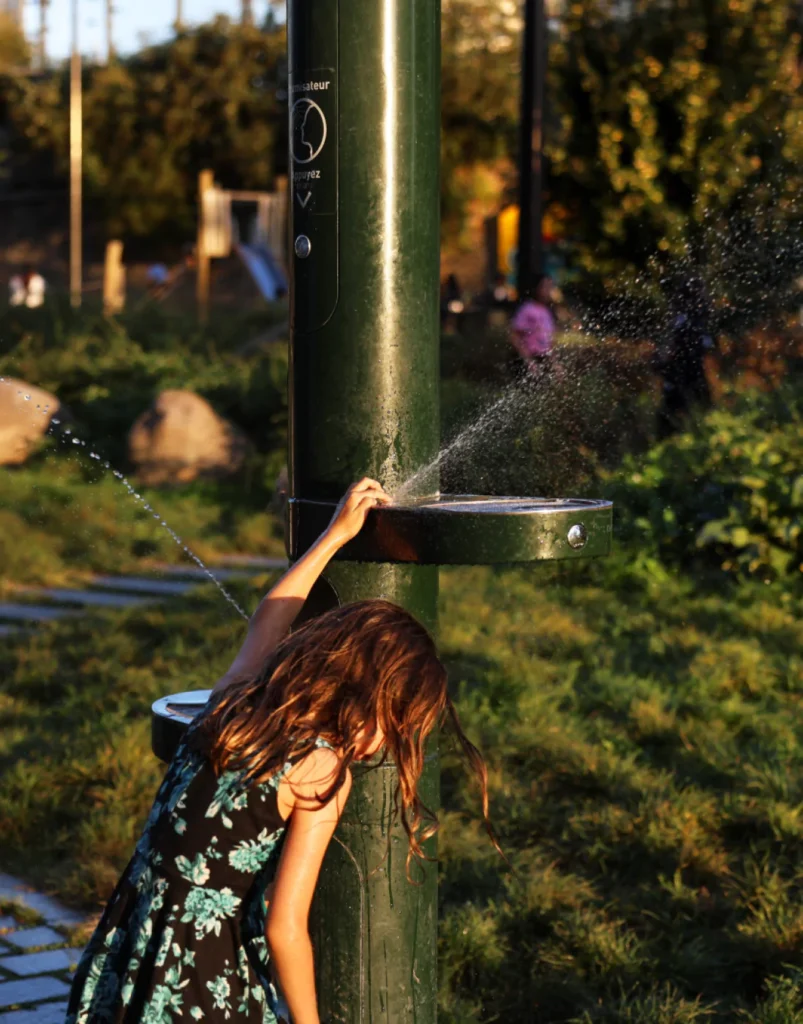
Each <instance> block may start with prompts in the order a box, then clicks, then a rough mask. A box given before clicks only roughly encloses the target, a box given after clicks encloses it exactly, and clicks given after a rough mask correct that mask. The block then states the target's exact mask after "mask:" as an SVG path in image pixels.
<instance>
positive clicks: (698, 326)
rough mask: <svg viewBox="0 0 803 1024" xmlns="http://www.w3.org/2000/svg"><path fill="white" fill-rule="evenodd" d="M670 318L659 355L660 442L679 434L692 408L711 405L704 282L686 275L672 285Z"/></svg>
mask: <svg viewBox="0 0 803 1024" xmlns="http://www.w3.org/2000/svg"><path fill="white" fill-rule="evenodd" d="M669 316H670V327H669V336H668V338H667V341H666V344H665V345H664V346H663V348H662V349H661V350H660V351H659V354H658V359H657V366H656V368H657V370H658V372H659V374H660V375H661V377H662V378H663V395H662V399H661V405H660V407H659V409H658V427H657V429H658V436H659V438H664V437H668V436H669V435H670V434H673V433H675V432H676V431H678V430H680V429H681V427H682V424H683V419H684V418H685V417H686V415H687V414H688V413H689V411H690V410H691V409H692V407H694V406H697V407H698V408H703V409H705V408H708V406H710V404H711V391H710V388H709V386H708V380H707V378H706V375H705V357H706V355H707V354H708V353H709V352H711V351H713V349H714V339H713V336H712V333H711V331H712V329H711V318H712V313H711V302H710V299H709V297H708V293H707V291H706V287H705V284H704V283H703V281H702V279H701V278H699V277H697V276H694V275H683V276H681V277H679V278H677V279H676V280H675V281H674V282H673V284H672V287H671V292H670V296H669Z"/></svg>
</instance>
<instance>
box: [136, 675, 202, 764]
mask: <svg viewBox="0 0 803 1024" xmlns="http://www.w3.org/2000/svg"><path fill="white" fill-rule="evenodd" d="M211 693H212V691H211V690H188V691H187V692H186V693H173V694H171V695H170V696H168V697H160V698H159V699H158V700H155V701H154V702H153V704H152V705H151V749H152V750H153V752H154V754H156V756H157V757H158V758H159V760H160V761H165V762H168V761H171V760H172V758H173V755H174V754H175V752H176V749H177V747H178V745H179V743H180V742H181V740H182V739H183V738H184V733H185V732H186V731H187V726H188V725H189V724H190V722H191V721H192V720H193V718H195V716H196V715H197V714H199V713H200V712H201V711H203V709H204V708H205V707H206V703H207V701H208V700H209V697H210V694H211Z"/></svg>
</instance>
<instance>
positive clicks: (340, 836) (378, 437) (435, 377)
mask: <svg viewBox="0 0 803 1024" xmlns="http://www.w3.org/2000/svg"><path fill="white" fill-rule="evenodd" d="M288 47H289V63H290V76H289V88H290V147H291V154H290V156H291V160H290V184H289V187H290V194H289V200H290V205H291V214H290V240H291V253H290V261H291V268H290V269H291V275H290V276H291V300H290V337H291V383H290V401H291V459H290V466H291V495H292V499H293V502H292V505H291V507H292V509H293V514H295V515H296V516H300V517H301V519H303V518H304V516H305V515H306V514H307V513H309V512H314V510H315V505H314V504H313V503H314V502H321V501H336V500H337V499H338V497H339V496H340V495H341V494H342V493H343V491H344V490H345V488H346V487H347V486H348V484H349V483H350V482H351V481H352V480H354V479H355V478H358V477H361V476H363V475H369V476H372V477H375V478H377V479H379V480H381V481H382V483H383V484H384V485H385V487H386V488H387V489H388V490H389V491H391V493H392V492H393V491H394V489H395V488H396V487H398V485H399V484H400V483H401V482H403V481H404V480H405V479H406V478H407V477H409V476H410V475H411V474H412V473H413V472H414V471H415V470H416V469H418V468H419V467H420V466H421V465H424V464H426V463H428V462H429V461H430V460H431V459H432V458H433V457H434V456H435V455H436V454H437V452H438V448H439V443H440V418H439V316H438V290H439V289H438V284H439V255H440V254H439V202H438V174H439V141H440V5H439V3H438V2H437V0H349V3H338V0H319V2H317V3H314V4H313V3H310V2H309V0H289V3H288ZM430 483H431V486H435V487H437V481H430ZM296 525H297V526H298V525H299V524H298V523H297V524H296ZM300 534H304V530H303V524H301V528H300V531H299V534H296V535H297V536H298V535H300ZM291 547H293V545H291ZM299 553H300V551H299V550H295V551H294V554H296V555H297V554H299ZM437 580H438V570H437V567H436V566H427V565H397V564H394V563H392V562H389V561H388V562H379V563H374V564H366V563H360V562H342V561H339V562H334V563H333V564H332V565H331V567H330V568H329V569H328V570H327V572H326V574H325V582H324V583H323V584H322V585H321V587H320V588H319V595H320V594H321V593H323V596H322V597H320V596H319V601H318V602H317V605H316V608H315V609H314V611H320V610H322V609H323V608H324V607H326V606H327V605H329V606H330V607H331V606H332V605H334V604H336V603H340V604H345V603H347V602H349V601H354V600H359V599H361V598H367V597H385V598H388V599H390V600H392V601H394V602H396V603H397V604H400V605H402V606H404V607H405V608H407V609H408V610H410V611H411V612H413V613H414V614H415V615H416V616H417V617H418V618H420V619H421V620H423V621H424V622H426V623H427V624H428V625H430V626H434V625H435V619H436V614H437ZM354 776H355V779H354V786H353V789H352V793H351V796H350V797H349V802H348V806H347V809H346V813H345V815H344V818H343V821H342V822H341V825H340V826H339V828H338V830H337V832H336V834H335V839H334V841H333V842H332V844H330V848H329V851H328V852H327V855H326V859H325V862H324V866H323V870H322V873H321V879H320V883H319V886H318V890H317V893H316V898H315V903H314V906H313V913H312V920H311V929H312V936H313V942H314V943H315V955H316V971H317V979H318V988H319V1004H320V1012H321V1019H322V1020H326V1021H330V1022H332V1024H335V1022H336V1024H435V1019H436V938H437V875H436V871H435V865H434V864H429V865H427V869H426V871H425V872H424V883H423V885H421V886H413V885H411V884H410V883H408V881H407V879H406V877H405V857H406V850H407V841H406V837H405V835H404V832H403V831H402V830H401V829H400V828H399V827H398V826H396V827H394V828H392V829H389V828H388V822H389V815H390V811H391V808H392V805H393V792H394V789H395V785H396V772H395V768H394V767H393V765H385V766H382V767H380V768H370V769H367V770H366V769H362V768H360V769H358V770H357V771H355V773H354ZM438 778H439V774H438V762H437V754H436V752H434V751H433V752H432V754H431V756H430V759H429V760H428V763H427V767H426V769H425V778H424V779H423V780H422V788H423V790H424V792H425V793H426V794H427V797H426V798H427V799H428V801H432V803H431V804H430V806H437V803H438V800H437V788H438Z"/></svg>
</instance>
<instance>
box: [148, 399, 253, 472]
mask: <svg viewBox="0 0 803 1024" xmlns="http://www.w3.org/2000/svg"><path fill="white" fill-rule="evenodd" d="M247 447H248V445H247V442H246V440H245V438H244V437H243V436H242V434H240V433H239V432H238V431H237V430H236V429H235V428H234V427H233V426H232V425H231V424H230V423H228V422H227V421H226V420H224V419H223V418H222V417H221V416H218V414H217V413H216V412H215V410H214V409H213V408H212V406H211V405H210V404H209V403H208V402H207V401H206V400H205V399H203V398H201V397H200V395H196V394H194V393H193V392H192V391H163V392H162V393H161V394H160V395H159V396H158V397H157V399H156V401H155V402H154V403H153V405H152V406H151V408H150V409H148V411H147V412H144V413H143V414H142V415H141V416H140V417H139V419H138V420H137V421H136V423H135V424H134V426H133V427H132V428H131V432H130V433H129V435H128V453H129V456H130V458H131V461H132V463H133V464H134V466H135V467H136V470H137V475H138V477H139V479H140V480H141V481H142V482H143V483H145V484H181V483H189V481H191V480H195V479H196V478H197V477H199V476H207V477H209V476H213V477H214V476H225V475H227V474H229V473H234V472H236V470H238V469H239V468H240V466H241V465H242V463H243V459H244V458H245V454H246V451H247Z"/></svg>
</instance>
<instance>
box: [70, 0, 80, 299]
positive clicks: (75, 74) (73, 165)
mask: <svg viewBox="0 0 803 1024" xmlns="http://www.w3.org/2000/svg"><path fill="white" fill-rule="evenodd" d="M82 130H83V125H82V95H81V54H80V53H79V50H78V0H72V53H71V56H70V303H71V305H72V306H73V307H74V308H78V307H79V306H80V305H81V291H82V277H83V274H82V267H81V259H82V249H83V242H82V195H81V163H82V151H83V136H82Z"/></svg>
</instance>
